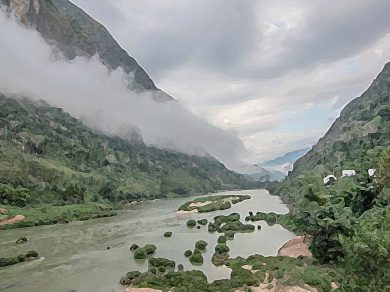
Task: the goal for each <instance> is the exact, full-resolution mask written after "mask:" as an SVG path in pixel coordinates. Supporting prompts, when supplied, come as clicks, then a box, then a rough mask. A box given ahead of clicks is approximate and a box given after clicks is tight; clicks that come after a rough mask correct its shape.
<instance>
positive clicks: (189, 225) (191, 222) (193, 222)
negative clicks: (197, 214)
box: [187, 219, 196, 228]
mask: <svg viewBox="0 0 390 292" xmlns="http://www.w3.org/2000/svg"><path fill="white" fill-rule="evenodd" d="M195 225H196V221H195V220H192V219H190V220H188V221H187V227H188V228H193V227H195Z"/></svg>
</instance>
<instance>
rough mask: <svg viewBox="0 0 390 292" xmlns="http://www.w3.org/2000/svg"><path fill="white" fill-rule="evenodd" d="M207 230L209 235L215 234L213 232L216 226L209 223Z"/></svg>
mask: <svg viewBox="0 0 390 292" xmlns="http://www.w3.org/2000/svg"><path fill="white" fill-rule="evenodd" d="M207 230H208V231H209V232H211V233H212V232H215V231H217V225H216V224H214V223H212V222H210V223H209V225H208V226H207Z"/></svg>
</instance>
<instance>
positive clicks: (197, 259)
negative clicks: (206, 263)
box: [190, 253, 203, 265]
mask: <svg viewBox="0 0 390 292" xmlns="http://www.w3.org/2000/svg"><path fill="white" fill-rule="evenodd" d="M190 262H191V264H194V265H201V264H203V256H202V254H200V253H194V254H193V255H192V256H190Z"/></svg>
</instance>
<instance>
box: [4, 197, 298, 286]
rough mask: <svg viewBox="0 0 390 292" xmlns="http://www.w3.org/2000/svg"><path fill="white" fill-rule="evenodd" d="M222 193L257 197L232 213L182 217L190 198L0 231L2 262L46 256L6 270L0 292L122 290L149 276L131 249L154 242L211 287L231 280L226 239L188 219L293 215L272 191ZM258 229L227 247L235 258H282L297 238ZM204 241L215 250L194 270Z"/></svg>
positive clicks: (162, 253)
mask: <svg viewBox="0 0 390 292" xmlns="http://www.w3.org/2000/svg"><path fill="white" fill-rule="evenodd" d="M218 194H250V195H251V196H252V199H250V200H246V201H243V202H241V203H239V204H236V205H233V206H232V208H231V209H229V210H224V211H216V212H211V213H204V214H188V215H181V216H177V215H176V214H175V211H176V210H177V208H178V206H180V205H181V204H183V203H185V202H186V201H188V200H189V199H188V198H184V199H171V200H156V201H149V202H145V203H142V204H139V205H136V206H133V207H132V208H131V209H130V210H126V211H123V212H120V213H119V215H118V216H115V217H111V218H100V219H94V220H88V221H82V222H73V223H70V224H58V225H51V226H37V227H31V228H23V229H14V230H3V231H0V257H6V256H14V255H18V254H21V253H24V252H26V251H28V250H36V251H38V253H39V255H40V256H42V258H41V259H40V260H37V261H32V262H28V263H21V264H17V265H14V266H10V267H6V268H0V279H1V280H0V291H15V292H16V291H18V292H20V291H50V292H51V291H55V292H57V291H58V292H69V291H86V292H89V291H102V292H107V291H123V290H124V289H123V288H122V287H121V286H120V285H119V284H118V281H119V279H120V277H121V276H122V275H124V274H125V273H126V272H128V271H130V270H140V271H145V270H147V262H145V261H134V259H133V256H132V253H131V252H130V251H129V248H130V245H131V244H132V243H137V244H138V245H143V244H146V243H153V244H155V245H156V246H157V252H156V256H158V257H166V258H169V259H172V260H175V261H176V263H177V264H179V263H181V264H183V265H184V268H185V269H186V270H190V269H197V270H201V271H203V272H205V274H206V275H207V277H208V279H209V281H213V280H215V279H222V278H228V277H229V275H230V269H228V268H226V267H214V266H213V264H212V263H211V257H212V254H213V252H214V247H215V245H216V242H217V238H218V236H219V234H218V233H214V234H211V233H209V232H208V231H207V225H206V226H202V227H201V229H196V228H194V229H188V228H187V227H186V224H185V223H186V221H187V220H188V219H190V218H193V219H196V220H198V219H201V218H206V219H208V220H210V219H212V218H213V217H214V216H216V215H220V214H230V213H232V212H237V213H240V214H241V217H242V220H243V219H244V217H245V216H246V215H247V214H248V212H249V211H253V212H256V211H262V212H271V211H272V212H275V213H286V212H288V209H287V207H286V206H285V205H284V204H282V202H281V201H280V199H279V198H278V197H275V196H270V195H269V194H268V192H267V191H265V190H248V191H231V192H224V193H218ZM257 224H260V225H261V226H262V229H261V230H260V231H258V230H257V229H256V230H255V231H254V232H252V233H246V234H236V236H235V239H234V240H232V241H228V246H229V247H230V250H231V251H230V256H231V257H236V256H242V257H247V256H249V255H251V254H255V253H259V254H263V255H276V253H277V250H278V248H279V247H280V246H281V245H282V244H283V243H284V242H286V241H287V240H289V239H290V238H292V237H293V236H294V234H293V233H291V232H289V231H287V230H285V229H284V228H282V227H281V226H280V225H274V226H268V225H267V223H266V222H263V221H261V222H257ZM165 231H172V232H173V235H172V237H171V238H164V237H163V234H164V232H165ZM22 235H23V236H26V237H27V238H28V239H29V243H27V244H24V245H16V244H15V241H16V239H17V238H19V236H22ZM199 239H203V240H205V241H207V242H208V243H209V245H208V248H207V251H206V252H205V254H204V264H203V265H201V266H193V265H191V264H190V263H189V261H188V259H187V258H185V257H184V255H183V254H184V251H185V250H187V249H191V250H193V249H194V244H195V242H196V241H197V240H199ZM107 247H110V249H109V250H108V249H107Z"/></svg>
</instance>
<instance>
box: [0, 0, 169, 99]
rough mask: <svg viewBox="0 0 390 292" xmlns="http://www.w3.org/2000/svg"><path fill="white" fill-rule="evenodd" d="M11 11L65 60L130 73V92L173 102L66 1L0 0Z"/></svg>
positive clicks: (102, 30) (101, 28)
mask: <svg viewBox="0 0 390 292" xmlns="http://www.w3.org/2000/svg"><path fill="white" fill-rule="evenodd" d="M0 3H2V4H5V5H7V6H9V7H10V8H11V10H12V11H13V13H14V14H15V16H16V17H17V18H18V19H19V20H20V21H21V22H22V23H24V24H25V25H27V26H31V27H33V28H34V29H36V30H37V31H38V32H39V33H40V34H41V35H42V36H43V37H44V39H45V40H46V41H47V42H48V43H49V44H53V45H55V46H56V48H58V49H59V50H60V51H61V52H62V53H63V54H64V56H65V57H66V58H68V59H74V58H75V57H76V56H87V57H92V56H94V55H96V54H98V55H99V57H100V60H101V62H102V63H103V64H105V65H106V66H107V67H108V68H109V69H110V70H115V69H117V68H118V67H121V68H123V70H124V71H125V72H126V73H128V74H134V82H133V81H131V82H129V84H128V86H129V88H130V89H134V90H139V91H150V92H152V93H153V96H154V97H155V98H156V99H158V100H165V101H167V100H173V99H172V97H170V96H169V95H168V94H166V93H165V92H163V91H161V90H160V89H158V88H157V87H156V86H155V84H154V83H153V81H152V79H151V78H150V77H149V76H148V74H147V73H146V72H145V70H144V69H143V68H142V67H141V66H140V65H139V64H138V63H137V61H136V60H135V59H134V58H133V57H131V56H129V55H128V53H127V52H126V51H125V50H124V49H122V48H121V47H120V45H119V44H118V43H117V42H116V40H115V39H114V38H113V37H112V35H111V34H110V33H109V32H108V30H107V29H106V28H105V27H104V26H103V25H101V24H100V23H99V22H97V21H95V20H94V19H93V18H92V17H90V16H89V15H88V14H87V13H85V12H84V11H83V10H82V9H80V8H79V7H77V6H76V5H74V4H73V3H72V2H70V1H68V0H0Z"/></svg>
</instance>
